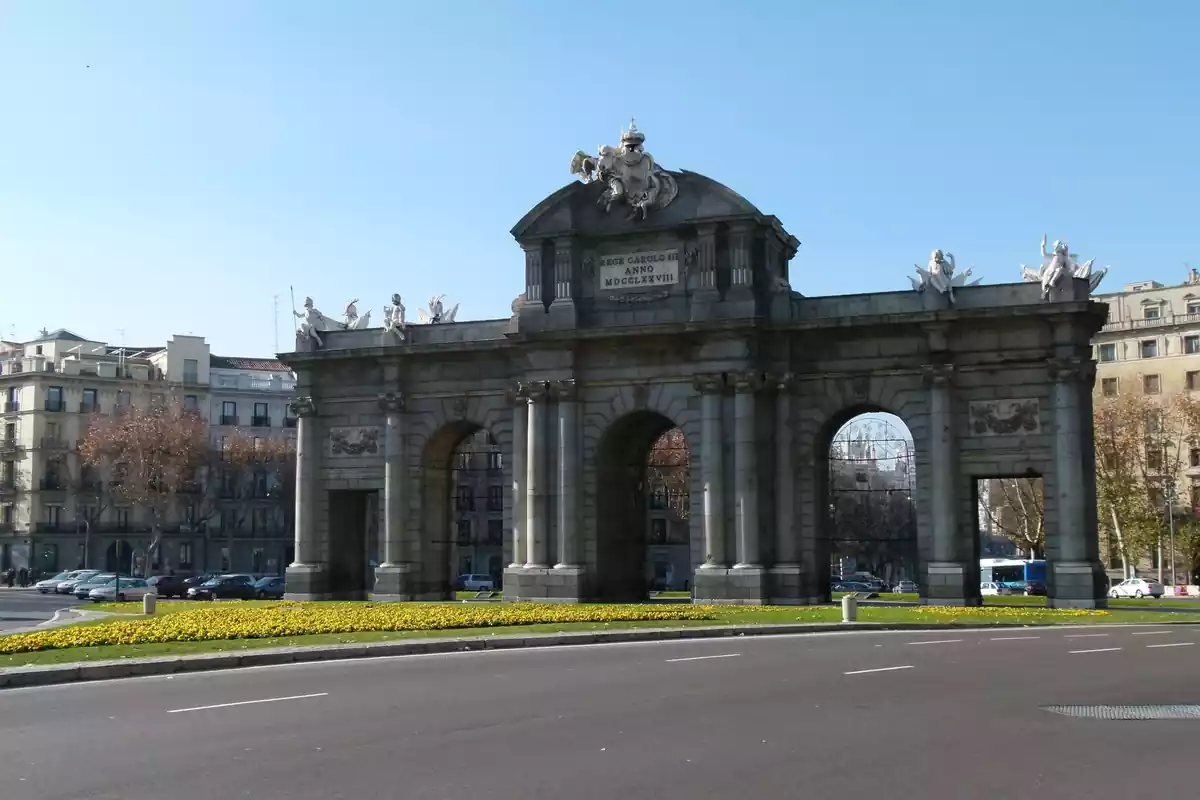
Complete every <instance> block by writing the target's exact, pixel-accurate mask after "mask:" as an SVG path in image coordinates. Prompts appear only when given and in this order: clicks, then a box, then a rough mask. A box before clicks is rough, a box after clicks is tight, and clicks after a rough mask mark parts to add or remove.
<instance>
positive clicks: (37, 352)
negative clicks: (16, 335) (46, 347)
mask: <svg viewBox="0 0 1200 800" xmlns="http://www.w3.org/2000/svg"><path fill="white" fill-rule="evenodd" d="M33 354H34V355H37V356H40V355H41V354H42V346H41V345H40V344H39V345H37V346H36V347H34V348H33Z"/></svg>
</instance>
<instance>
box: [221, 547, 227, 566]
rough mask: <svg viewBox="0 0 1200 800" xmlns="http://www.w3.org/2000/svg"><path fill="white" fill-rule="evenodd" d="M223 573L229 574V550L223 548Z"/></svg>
mask: <svg viewBox="0 0 1200 800" xmlns="http://www.w3.org/2000/svg"><path fill="white" fill-rule="evenodd" d="M221 572H229V548H228V547H222V548H221Z"/></svg>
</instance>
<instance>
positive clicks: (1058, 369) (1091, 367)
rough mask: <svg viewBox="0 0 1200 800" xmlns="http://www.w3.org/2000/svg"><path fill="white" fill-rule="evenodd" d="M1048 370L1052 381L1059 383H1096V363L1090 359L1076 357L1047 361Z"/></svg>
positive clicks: (1049, 359)
mask: <svg viewBox="0 0 1200 800" xmlns="http://www.w3.org/2000/svg"><path fill="white" fill-rule="evenodd" d="M1046 370H1047V371H1048V372H1049V374H1050V379H1051V380H1054V381H1058V382H1059V383H1076V382H1079V383H1088V384H1094V383H1095V382H1096V362H1095V361H1092V360H1091V359H1090V358H1078V357H1075V356H1071V357H1066V358H1048V359H1046Z"/></svg>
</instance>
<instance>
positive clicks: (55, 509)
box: [44, 506, 63, 528]
mask: <svg viewBox="0 0 1200 800" xmlns="http://www.w3.org/2000/svg"><path fill="white" fill-rule="evenodd" d="M62 513H63V510H62V506H46V507H45V514H44V516H45V520H46V524H47V525H49V526H50V527H51V528H57V527H58V526H59V525H61V524H62Z"/></svg>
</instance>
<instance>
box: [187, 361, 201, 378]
mask: <svg viewBox="0 0 1200 800" xmlns="http://www.w3.org/2000/svg"><path fill="white" fill-rule="evenodd" d="M183 382H184V383H199V382H200V362H199V361H197V360H196V359H194V358H185V359H184V360H183Z"/></svg>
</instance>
